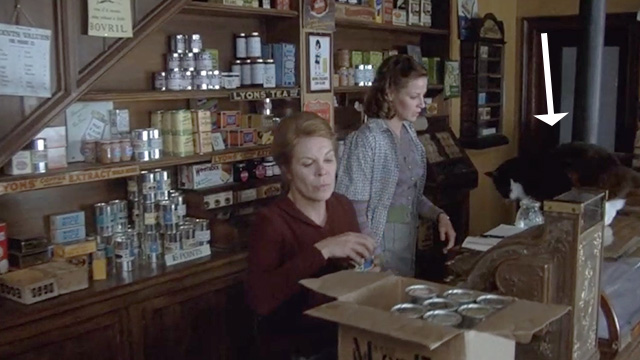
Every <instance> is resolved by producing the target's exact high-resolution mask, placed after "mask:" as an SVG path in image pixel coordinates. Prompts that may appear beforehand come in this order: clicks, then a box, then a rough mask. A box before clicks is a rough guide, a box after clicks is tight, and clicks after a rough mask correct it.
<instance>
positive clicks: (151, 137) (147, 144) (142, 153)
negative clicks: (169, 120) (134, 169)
mask: <svg viewBox="0 0 640 360" xmlns="http://www.w3.org/2000/svg"><path fill="white" fill-rule="evenodd" d="M131 141H132V143H133V158H134V159H135V160H137V161H150V160H158V159H160V158H162V145H163V144H162V133H161V131H160V128H148V129H136V130H133V131H132V132H131Z"/></svg>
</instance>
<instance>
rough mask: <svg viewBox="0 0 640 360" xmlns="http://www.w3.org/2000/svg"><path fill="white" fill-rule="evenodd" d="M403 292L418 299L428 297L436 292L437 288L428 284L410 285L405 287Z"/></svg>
mask: <svg viewBox="0 0 640 360" xmlns="http://www.w3.org/2000/svg"><path fill="white" fill-rule="evenodd" d="M405 292H406V293H407V294H408V295H409V296H412V297H416V298H420V299H425V300H426V299H430V298H432V297H434V296H436V295H437V294H438V290H436V289H435V288H433V287H431V286H429V285H412V286H409V287H408V288H406V289H405Z"/></svg>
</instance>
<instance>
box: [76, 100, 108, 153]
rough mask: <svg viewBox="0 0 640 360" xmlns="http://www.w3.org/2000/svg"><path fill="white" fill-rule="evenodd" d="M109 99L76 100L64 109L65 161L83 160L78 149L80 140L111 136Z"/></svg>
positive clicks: (80, 143)
mask: <svg viewBox="0 0 640 360" xmlns="http://www.w3.org/2000/svg"><path fill="white" fill-rule="evenodd" d="M112 109H113V103H112V102H110V101H95V102H93V101H87V102H77V103H75V104H73V105H71V106H69V108H68V109H67V111H66V118H67V162H79V161H83V160H84V156H83V155H82V152H81V151H80V148H81V146H82V140H83V139H86V140H101V139H108V138H110V137H111V123H110V121H109V111H111V110H112Z"/></svg>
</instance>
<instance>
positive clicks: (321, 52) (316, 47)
mask: <svg viewBox="0 0 640 360" xmlns="http://www.w3.org/2000/svg"><path fill="white" fill-rule="evenodd" d="M331 50H332V49H331V34H322V33H308V34H307V59H308V63H307V90H308V91H309V92H325V91H331V78H332V75H331V73H332V72H331V53H332V51H331Z"/></svg>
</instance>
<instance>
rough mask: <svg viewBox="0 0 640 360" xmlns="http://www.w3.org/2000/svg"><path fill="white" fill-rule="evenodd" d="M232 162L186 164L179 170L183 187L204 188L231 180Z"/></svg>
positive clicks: (181, 186)
mask: <svg viewBox="0 0 640 360" xmlns="http://www.w3.org/2000/svg"><path fill="white" fill-rule="evenodd" d="M231 169H232V167H231V164H210V163H205V164H194V165H184V166H181V167H180V168H179V170H178V173H179V178H180V184H179V186H180V188H181V189H191V190H197V189H203V188H207V187H212V186H217V185H223V184H226V183H228V182H230V181H231V179H232V177H231V174H232V170H231Z"/></svg>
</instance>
